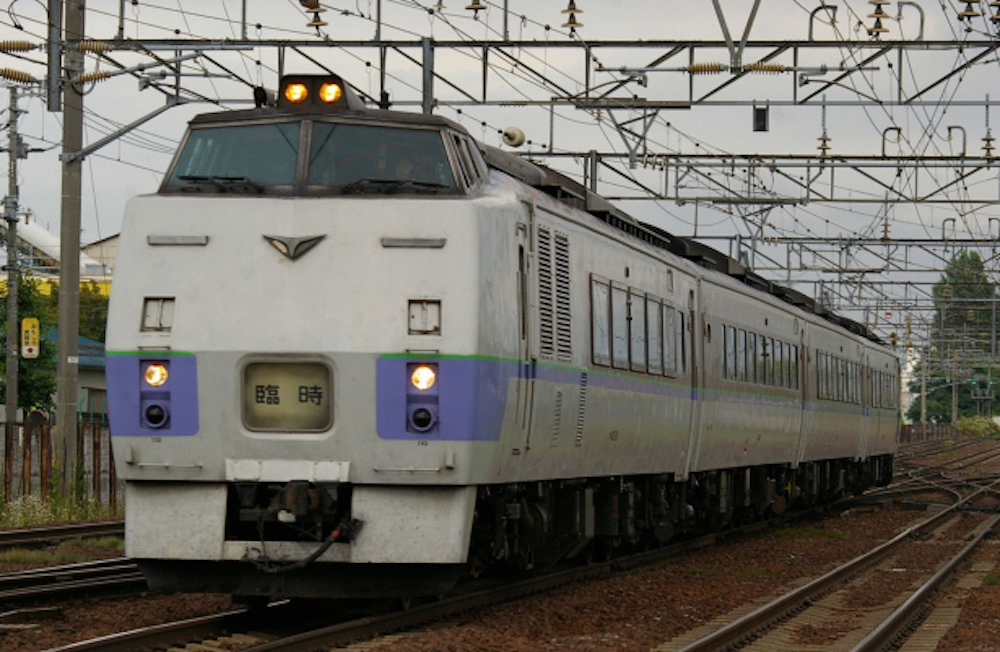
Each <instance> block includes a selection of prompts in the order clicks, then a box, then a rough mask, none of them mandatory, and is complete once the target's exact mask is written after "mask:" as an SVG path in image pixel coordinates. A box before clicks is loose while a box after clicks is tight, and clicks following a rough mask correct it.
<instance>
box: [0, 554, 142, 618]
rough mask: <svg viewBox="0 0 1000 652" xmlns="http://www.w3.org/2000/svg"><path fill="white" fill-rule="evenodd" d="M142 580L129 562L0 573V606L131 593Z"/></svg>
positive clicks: (87, 563)
mask: <svg viewBox="0 0 1000 652" xmlns="http://www.w3.org/2000/svg"><path fill="white" fill-rule="evenodd" d="M146 588H147V587H146V580H145V578H143V576H142V573H140V572H139V569H138V568H137V567H136V565H135V564H134V563H133V562H132V561H131V560H129V559H109V560H104V561H90V562H82V563H78V564H66V565H62V566H52V567H49V568H37V569H33V570H26V571H18V572H14V573H3V574H0V605H2V606H12V605H20V604H33V603H38V602H50V601H53V600H65V599H68V598H74V597H81V596H86V597H93V596H106V595H117V594H121V593H135V592H140V591H145V590H146Z"/></svg>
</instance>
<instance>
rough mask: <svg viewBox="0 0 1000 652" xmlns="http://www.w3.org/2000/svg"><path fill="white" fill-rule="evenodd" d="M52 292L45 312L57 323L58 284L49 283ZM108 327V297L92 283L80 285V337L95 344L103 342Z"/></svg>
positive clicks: (87, 282)
mask: <svg viewBox="0 0 1000 652" xmlns="http://www.w3.org/2000/svg"><path fill="white" fill-rule="evenodd" d="M51 286H52V290H51V292H50V294H49V295H48V297H47V300H48V305H47V306H46V310H47V311H48V312H49V313H50V314H51V315H52V316H53V318H54V321H56V322H58V321H59V283H57V282H54V281H53V282H52V283H51ZM107 325H108V297H107V296H106V295H104V294H102V293H101V288H100V286H99V285H97V283H95V282H94V281H86V282H84V283H81V284H80V335H82V336H83V337H86V338H88V339H92V340H95V341H97V342H104V330H105V328H107Z"/></svg>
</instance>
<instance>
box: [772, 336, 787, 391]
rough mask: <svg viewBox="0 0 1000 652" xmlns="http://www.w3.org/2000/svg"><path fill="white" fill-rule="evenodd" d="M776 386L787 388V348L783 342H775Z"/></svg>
mask: <svg viewBox="0 0 1000 652" xmlns="http://www.w3.org/2000/svg"><path fill="white" fill-rule="evenodd" d="M774 384H775V385H777V386H778V387H784V386H785V346H784V344H782V342H781V340H774Z"/></svg>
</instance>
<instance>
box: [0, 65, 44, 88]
mask: <svg viewBox="0 0 1000 652" xmlns="http://www.w3.org/2000/svg"><path fill="white" fill-rule="evenodd" d="M0 77H3V78H4V79H10V80H12V81H16V82H21V83H22V84H33V83H35V81H36V79H35V78H34V77H32V76H31V75H29V74H28V73H26V72H22V71H20V70H14V69H13V68H0Z"/></svg>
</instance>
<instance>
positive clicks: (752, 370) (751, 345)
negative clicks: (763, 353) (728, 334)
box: [747, 333, 757, 383]
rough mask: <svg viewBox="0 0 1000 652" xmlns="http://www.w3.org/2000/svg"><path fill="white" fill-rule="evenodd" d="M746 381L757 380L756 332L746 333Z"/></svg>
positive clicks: (753, 381) (752, 381)
mask: <svg viewBox="0 0 1000 652" xmlns="http://www.w3.org/2000/svg"><path fill="white" fill-rule="evenodd" d="M747 381H749V382H751V383H755V382H757V333H747Z"/></svg>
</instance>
